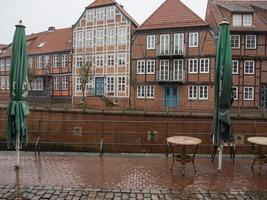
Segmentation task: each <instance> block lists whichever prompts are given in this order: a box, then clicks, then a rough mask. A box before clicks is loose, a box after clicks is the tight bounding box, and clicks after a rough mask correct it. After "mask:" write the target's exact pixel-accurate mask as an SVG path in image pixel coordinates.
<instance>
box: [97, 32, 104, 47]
mask: <svg viewBox="0 0 267 200" xmlns="http://www.w3.org/2000/svg"><path fill="white" fill-rule="evenodd" d="M103 44H104V31H103V30H102V29H100V30H97V31H96V45H97V46H102V45H103Z"/></svg>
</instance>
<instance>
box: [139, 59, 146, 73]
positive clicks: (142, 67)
mask: <svg viewBox="0 0 267 200" xmlns="http://www.w3.org/2000/svg"><path fill="white" fill-rule="evenodd" d="M145 67H146V61H145V60H138V61H137V74H145Z"/></svg>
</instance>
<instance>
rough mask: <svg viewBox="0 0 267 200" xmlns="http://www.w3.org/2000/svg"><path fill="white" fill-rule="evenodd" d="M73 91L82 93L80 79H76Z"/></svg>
mask: <svg viewBox="0 0 267 200" xmlns="http://www.w3.org/2000/svg"><path fill="white" fill-rule="evenodd" d="M75 89H76V91H78V92H80V91H82V84H81V77H76V81H75Z"/></svg>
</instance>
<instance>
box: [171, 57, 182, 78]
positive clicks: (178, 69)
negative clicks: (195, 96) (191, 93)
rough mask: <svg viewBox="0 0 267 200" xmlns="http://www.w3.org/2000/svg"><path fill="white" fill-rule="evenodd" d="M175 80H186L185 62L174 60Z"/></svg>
mask: <svg viewBox="0 0 267 200" xmlns="http://www.w3.org/2000/svg"><path fill="white" fill-rule="evenodd" d="M173 80H178V81H183V80H184V60H182V59H179V60H174V66H173Z"/></svg>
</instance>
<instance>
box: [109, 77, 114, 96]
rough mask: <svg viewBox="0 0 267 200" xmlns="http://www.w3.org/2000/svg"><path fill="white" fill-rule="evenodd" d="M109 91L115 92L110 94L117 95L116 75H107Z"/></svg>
mask: <svg viewBox="0 0 267 200" xmlns="http://www.w3.org/2000/svg"><path fill="white" fill-rule="evenodd" d="M107 92H108V93H113V95H109V96H114V95H115V77H111V76H109V77H107Z"/></svg>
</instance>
